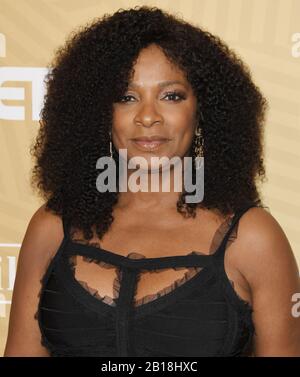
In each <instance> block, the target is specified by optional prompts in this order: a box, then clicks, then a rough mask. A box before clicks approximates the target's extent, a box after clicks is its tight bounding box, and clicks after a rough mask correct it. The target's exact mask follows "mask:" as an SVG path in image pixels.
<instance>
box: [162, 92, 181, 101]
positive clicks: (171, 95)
mask: <svg viewBox="0 0 300 377" xmlns="http://www.w3.org/2000/svg"><path fill="white" fill-rule="evenodd" d="M165 97H173V98H174V97H178V99H172V100H171V101H174V102H179V101H181V100H183V99H185V98H186V96H185V95H184V94H183V93H181V92H178V91H174V92H168V93H167V94H166V95H165ZM165 97H164V98H165Z"/></svg>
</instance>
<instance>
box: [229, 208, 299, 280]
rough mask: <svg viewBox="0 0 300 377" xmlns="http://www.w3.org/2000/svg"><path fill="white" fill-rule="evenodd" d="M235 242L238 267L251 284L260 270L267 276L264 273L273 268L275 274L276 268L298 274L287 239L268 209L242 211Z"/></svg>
mask: <svg viewBox="0 0 300 377" xmlns="http://www.w3.org/2000/svg"><path fill="white" fill-rule="evenodd" d="M237 244H238V245H237V246H238V249H239V254H240V257H239V258H238V259H239V267H240V268H241V269H242V270H243V271H242V272H243V274H244V275H245V276H246V278H247V280H248V281H249V282H250V283H252V285H253V284H255V283H256V282H258V280H259V273H260V272H261V276H262V277H264V278H266V272H267V271H270V272H271V271H272V270H273V271H274V273H275V272H276V268H278V269H279V270H281V271H286V270H289V272H290V273H291V274H292V275H293V276H297V277H298V276H299V271H298V267H297V263H296V259H295V255H294V253H293V250H292V248H291V245H290V243H289V240H288V238H287V236H286V234H285V232H284V230H283V227H282V226H281V225H280V224H279V222H278V221H277V219H276V218H275V217H274V216H273V215H272V214H271V212H270V211H269V210H266V209H264V208H261V207H253V208H250V209H249V210H248V211H247V212H246V213H244V214H243V216H242V217H241V218H240V220H239V225H238V239H237ZM277 272H278V273H280V271H277ZM258 283H259V282H258Z"/></svg>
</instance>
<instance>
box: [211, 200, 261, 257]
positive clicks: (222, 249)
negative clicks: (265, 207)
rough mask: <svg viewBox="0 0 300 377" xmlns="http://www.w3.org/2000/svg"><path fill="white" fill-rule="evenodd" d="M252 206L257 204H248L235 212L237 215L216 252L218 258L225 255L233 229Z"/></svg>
mask: <svg viewBox="0 0 300 377" xmlns="http://www.w3.org/2000/svg"><path fill="white" fill-rule="evenodd" d="M252 207H257V206H256V205H255V204H250V205H247V206H246V207H244V208H242V209H240V210H239V211H237V212H236V213H235V215H234V216H233V217H232V219H231V223H230V226H229V229H228V230H227V232H226V234H225V236H224V238H223V239H222V242H221V244H220V246H219V247H218V249H217V251H216V252H215V254H214V255H215V256H216V257H217V258H219V257H224V254H225V250H226V244H227V241H228V239H229V237H230V235H231V233H232V231H233V230H234V228H235V226H236V224H237V223H238V222H239V220H240V218H241V217H242V216H243V214H244V213H245V212H247V211H248V209H250V208H252Z"/></svg>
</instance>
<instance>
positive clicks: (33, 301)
mask: <svg viewBox="0 0 300 377" xmlns="http://www.w3.org/2000/svg"><path fill="white" fill-rule="evenodd" d="M44 207H45V205H43V206H41V207H40V208H39V209H38V210H37V211H36V212H35V213H34V215H33V216H32V218H31V220H30V222H29V224H28V227H27V230H26V233H25V236H24V239H23V242H22V246H21V249H20V253H19V258H18V264H17V272H16V279H15V284H14V290H13V296H12V304H11V310H10V318H9V328H8V336H7V341H6V347H5V351H4V355H3V356H49V353H48V351H47V350H46V349H45V348H44V347H43V346H42V345H41V333H40V329H39V326H38V321H37V319H35V318H34V315H35V313H36V311H37V308H38V299H39V298H38V294H39V292H40V289H41V283H40V279H41V278H42V277H43V275H44V273H45V271H46V268H47V266H48V264H49V261H50V259H51V258H52V257H53V255H54V254H55V252H56V251H57V249H58V248H59V245H60V243H61V241H62V239H63V229H62V222H61V219H60V217H59V216H55V215H53V214H51V213H49V212H46V211H45V209H44Z"/></svg>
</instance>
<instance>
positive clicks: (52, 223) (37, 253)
mask: <svg viewBox="0 0 300 377" xmlns="http://www.w3.org/2000/svg"><path fill="white" fill-rule="evenodd" d="M63 236H64V234H63V225H62V219H61V217H60V216H58V215H56V214H54V213H53V212H52V211H50V210H49V209H47V208H46V204H43V205H42V206H41V207H39V208H38V209H37V210H36V211H35V212H34V214H33V215H32V217H31V219H30V221H29V223H28V226H27V229H26V232H25V235H24V239H23V242H22V247H21V250H20V255H21V253H24V252H28V253H30V254H32V256H33V257H36V258H37V260H45V259H46V260H47V259H48V258H51V257H52V256H53V253H55V251H56V250H57V249H58V247H59V245H60V244H61V242H62V240H63ZM29 245H30V248H28V247H27V246H29ZM28 250H30V251H28Z"/></svg>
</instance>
